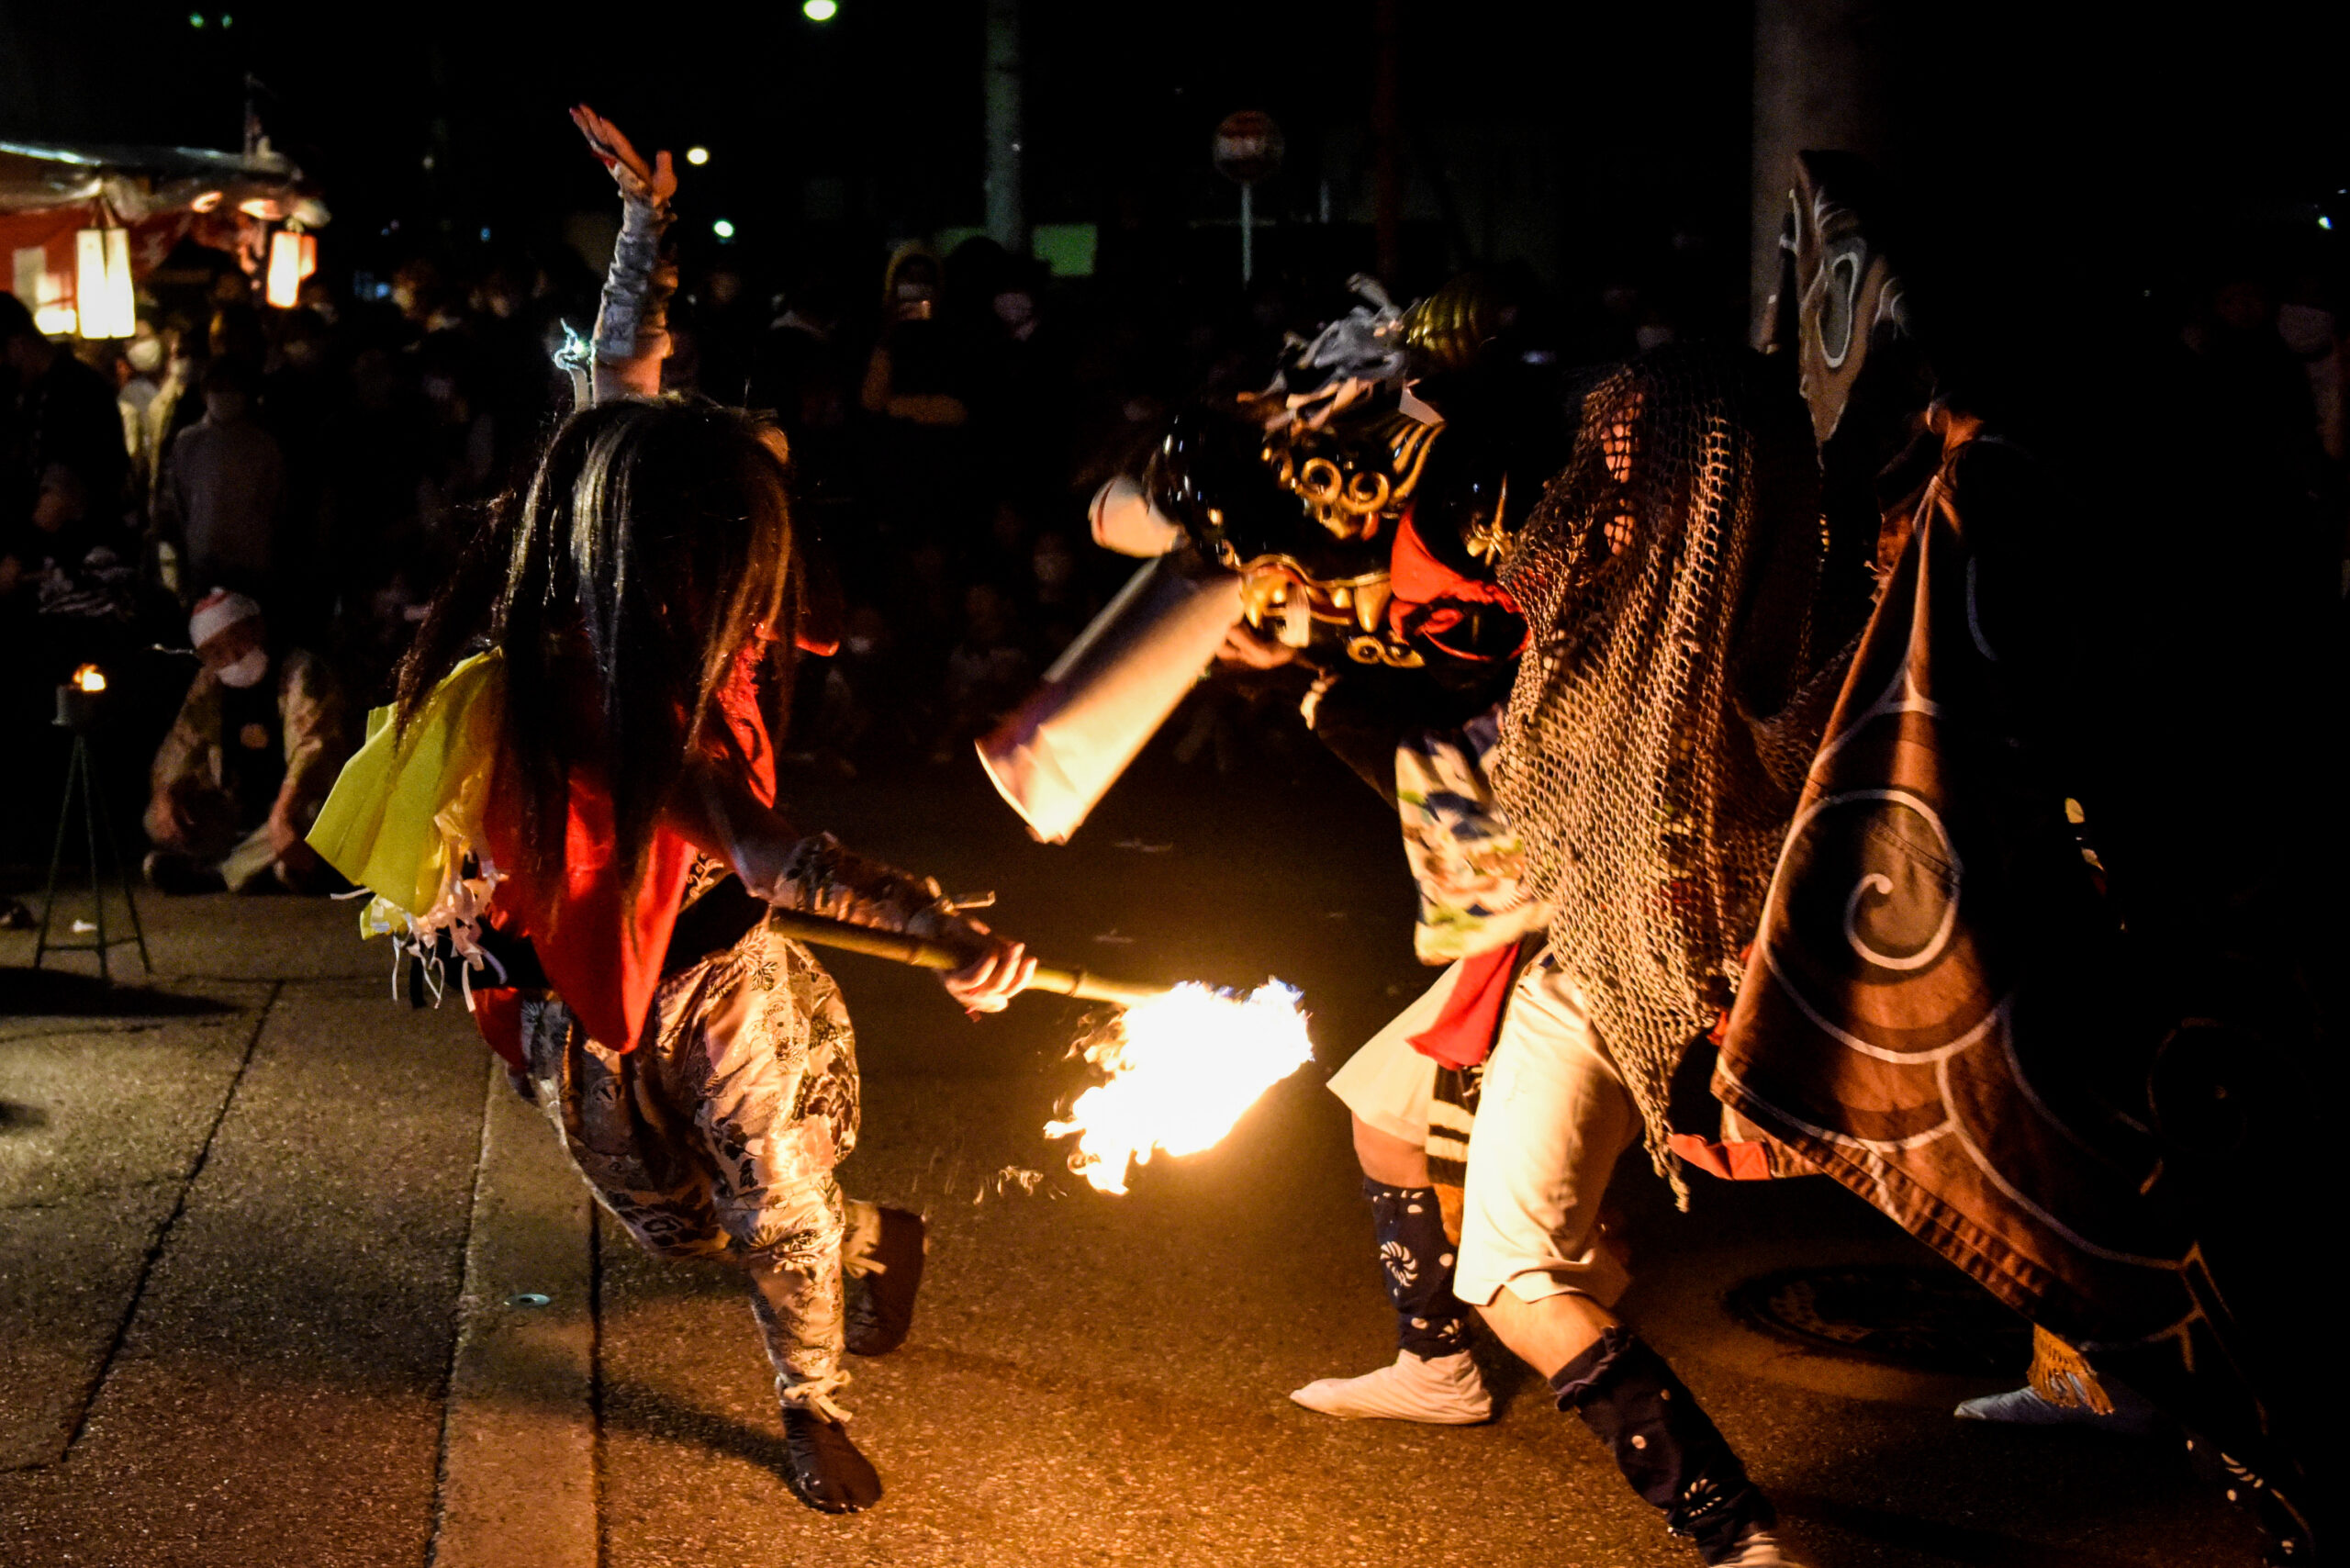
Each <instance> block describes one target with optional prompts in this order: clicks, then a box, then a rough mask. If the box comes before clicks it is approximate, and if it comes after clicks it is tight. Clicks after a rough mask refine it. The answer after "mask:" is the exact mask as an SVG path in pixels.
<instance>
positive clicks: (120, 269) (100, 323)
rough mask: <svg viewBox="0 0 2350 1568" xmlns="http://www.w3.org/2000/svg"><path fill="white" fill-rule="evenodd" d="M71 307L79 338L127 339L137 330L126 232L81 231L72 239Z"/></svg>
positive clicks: (137, 318) (134, 297)
mask: <svg viewBox="0 0 2350 1568" xmlns="http://www.w3.org/2000/svg"><path fill="white" fill-rule="evenodd" d="M73 263H74V267H73V273H74V277H73V304H74V309H75V313H76V315H77V318H78V319H77V321H76V323H75V326H76V330H79V331H80V332H81V334H82V336H84V337H85V338H127V337H129V336H130V335H131V334H132V333H133V332H135V331H137V330H139V297H138V295H137V294H136V293H135V292H134V291H133V290H132V288H131V286H130V230H128V229H84V230H80V231H79V232H77V233H76V234H75V235H74V236H73Z"/></svg>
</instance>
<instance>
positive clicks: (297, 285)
mask: <svg viewBox="0 0 2350 1568" xmlns="http://www.w3.org/2000/svg"><path fill="white" fill-rule="evenodd" d="M318 270H319V237H318V236H317V235H315V234H306V233H300V232H297V230H291V229H281V230H278V231H277V232H276V233H274V234H273V235H271V236H270V237H269V277H268V281H267V285H266V292H265V293H264V296H263V297H265V298H266V299H267V300H268V301H269V302H270V304H272V305H274V306H275V307H276V308H278V309H280V310H291V309H293V308H294V307H295V306H297V305H298V304H300V303H301V302H302V280H303V279H304V278H306V277H308V276H309V275H310V274H312V273H314V272H317V271H318Z"/></svg>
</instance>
